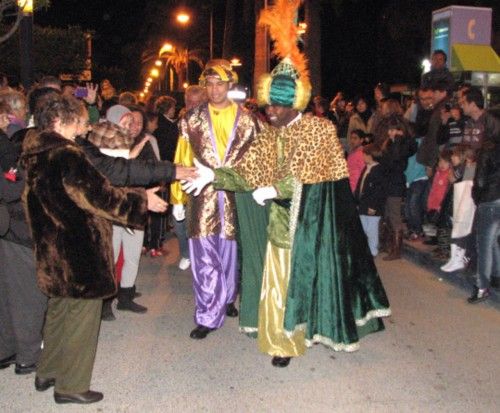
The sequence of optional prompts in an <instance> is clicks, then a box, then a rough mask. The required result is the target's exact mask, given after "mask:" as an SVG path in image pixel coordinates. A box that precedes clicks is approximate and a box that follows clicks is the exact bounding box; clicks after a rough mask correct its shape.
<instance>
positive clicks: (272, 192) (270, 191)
mask: <svg viewBox="0 0 500 413" xmlns="http://www.w3.org/2000/svg"><path fill="white" fill-rule="evenodd" d="M252 196H253V199H254V200H255V202H257V203H258V204H259V205H262V206H264V205H265V204H266V201H267V200H268V199H274V198H276V197H277V196H278V192H277V191H276V188H275V187H274V186H264V187H262V188H257V189H256V190H255V191H253V192H252Z"/></svg>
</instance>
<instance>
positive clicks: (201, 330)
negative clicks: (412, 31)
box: [189, 326, 215, 340]
mask: <svg viewBox="0 0 500 413" xmlns="http://www.w3.org/2000/svg"><path fill="white" fill-rule="evenodd" d="M214 330H215V328H208V327H205V326H196V328H195V329H194V330H193V331H191V334H189V337H191V338H194V339H195V340H201V339H202V338H205V337H206V336H208V333H210V332H211V331H214Z"/></svg>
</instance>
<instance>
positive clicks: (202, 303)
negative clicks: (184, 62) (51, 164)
mask: <svg viewBox="0 0 500 413" xmlns="http://www.w3.org/2000/svg"><path fill="white" fill-rule="evenodd" d="M234 82H236V74H235V73H234V72H233V71H232V70H231V65H230V63H229V62H227V61H226V60H222V59H215V60H212V61H210V62H208V63H207V65H206V67H205V70H204V71H203V73H202V75H201V78H200V84H201V85H202V86H204V87H205V89H206V92H207V97H208V103H204V104H201V105H200V106H198V107H196V108H194V109H192V110H191V111H189V112H188V113H187V114H186V116H185V117H183V119H182V120H181V122H180V138H179V142H178V144H177V150H176V156H175V159H176V160H179V161H181V163H182V165H183V166H188V165H192V163H193V158H196V159H197V160H198V161H199V162H202V163H203V164H204V165H206V166H208V167H209V168H217V167H232V166H233V165H234V164H235V163H236V161H237V160H238V159H239V158H241V156H242V154H243V153H244V152H246V150H247V149H248V148H249V146H250V144H251V142H252V141H253V139H254V138H255V135H256V133H257V132H258V131H259V130H260V125H259V123H258V121H257V119H256V118H255V117H254V116H253V115H252V114H251V113H250V112H249V111H247V110H245V109H243V108H241V107H240V106H238V105H237V104H236V103H234V102H233V101H231V100H230V99H229V98H228V91H229V90H230V88H231V86H232V84H233V83H234ZM171 203H172V204H173V211H172V213H173V215H174V218H175V219H176V220H177V221H181V220H182V219H183V218H184V216H185V217H186V225H187V235H188V238H189V250H190V258H191V268H192V272H193V287H194V288H193V289H194V294H195V305H196V310H195V322H196V328H195V329H194V330H193V331H191V334H190V337H191V338H193V339H203V338H205V337H206V336H207V335H208V334H209V333H210V332H211V331H213V330H215V329H218V328H220V327H221V326H222V324H223V323H224V318H225V316H226V315H227V316H230V317H236V316H237V315H238V310H237V309H236V307H235V305H234V301H235V299H236V296H237V293H238V291H237V287H238V268H237V264H238V259H237V244H236V210H235V194H234V193H231V192H226V191H223V190H217V189H215V188H214V187H213V186H212V185H210V186H207V187H206V188H205V189H204V190H203V191H201V193H200V194H199V196H198V197H189V199H188V202H187V208H186V210H185V211H184V206H183V205H182V204H183V195H182V191H181V189H180V187H179V186H174V187H173V188H172V193H171Z"/></svg>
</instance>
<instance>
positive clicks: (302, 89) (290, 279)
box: [185, 0, 391, 367]
mask: <svg viewBox="0 0 500 413" xmlns="http://www.w3.org/2000/svg"><path fill="white" fill-rule="evenodd" d="M298 3H299V1H289V0H278V1H277V2H276V5H275V6H274V7H273V8H271V9H270V10H267V11H266V13H264V14H263V15H261V22H264V23H266V24H271V26H270V33H271V36H272V37H273V39H274V40H275V51H276V52H277V54H278V55H279V56H281V57H282V59H283V60H282V61H281V62H280V63H279V64H278V65H277V66H276V67H275V68H274V70H273V71H272V72H271V73H270V74H266V75H264V76H263V77H262V78H261V80H260V82H259V88H258V100H259V103H260V104H261V105H266V112H267V115H268V117H269V120H270V122H271V124H272V126H273V127H272V128H269V130H266V131H263V132H262V133H261V134H260V135H258V137H257V139H256V140H255V141H254V142H253V143H252V144H251V146H250V148H249V149H248V151H246V152H245V154H244V155H243V156H242V158H241V159H239V160H238V161H237V162H236V163H235V164H234V166H232V167H230V168H227V167H221V168H217V169H215V170H212V169H210V168H207V167H206V166H205V165H203V164H201V163H199V162H197V161H195V164H196V165H197V166H198V173H199V175H200V177H199V178H198V179H197V180H196V181H194V182H193V183H187V184H185V189H186V191H188V192H194V194H195V195H196V194H197V193H199V191H200V190H201V188H203V187H204V186H205V185H206V184H207V183H211V184H212V185H211V187H214V188H216V189H225V190H230V191H247V190H250V189H253V193H252V195H253V198H254V199H255V201H256V202H257V203H259V204H261V205H262V204H265V203H266V202H267V201H270V202H271V206H270V215H269V225H268V228H267V234H268V241H267V248H266V254H265V260H264V269H263V277H262V286H261V294H260V302H259V308H258V333H257V338H258V345H259V349H260V350H261V351H262V352H264V353H267V354H269V355H271V356H272V357H273V359H272V364H273V365H274V366H276V367H286V366H287V365H288V364H289V362H290V359H291V357H297V356H299V355H302V354H304V352H305V348H306V346H310V345H312V344H314V343H322V344H324V345H326V346H328V347H330V348H332V349H334V350H336V351H340V350H343V351H355V350H357V349H358V347H359V343H358V341H359V339H360V338H361V337H363V336H364V335H366V334H368V333H371V332H375V331H380V330H382V329H383V328H384V325H383V322H382V320H381V319H380V317H384V316H388V315H390V313H391V312H390V308H389V302H388V299H387V296H386V294H385V291H384V288H383V285H382V282H381V280H380V278H379V276H378V273H377V269H376V267H375V264H374V262H373V258H372V256H371V253H370V250H369V247H368V243H367V241H366V237H365V235H364V232H363V230H362V227H361V223H360V220H359V216H358V213H357V210H356V206H355V204H354V199H353V197H352V194H351V192H350V190H349V180H348V172H347V166H346V162H345V159H344V156H343V150H342V147H341V145H340V142H339V139H338V137H337V134H336V130H335V127H334V126H333V125H332V124H331V123H330V122H327V121H325V120H322V119H320V118H317V117H308V116H302V113H301V112H302V111H303V110H304V108H305V106H306V105H307V102H308V101H309V98H310V91H311V86H310V83H309V81H308V75H307V69H306V65H305V61H304V59H303V57H302V54H301V53H300V52H299V51H298V50H297V49H296V45H295V47H294V45H293V42H290V41H289V39H288V38H287V39H285V40H283V41H280V40H282V39H280V38H279V36H278V35H277V34H276V33H277V32H279V33H287V34H289V33H293V28H292V30H291V31H290V30H273V26H272V24H279V23H276V22H279V21H281V22H282V25H286V24H288V25H289V26H290V24H289V23H287V19H289V20H290V21H293V20H292V17H293V16H294V13H295V12H296V7H298ZM294 7H295V10H293V8H294ZM285 43H286V44H285ZM276 44H278V45H276ZM285 53H286V54H285ZM283 54H285V55H284V56H283ZM243 294H245V291H243Z"/></svg>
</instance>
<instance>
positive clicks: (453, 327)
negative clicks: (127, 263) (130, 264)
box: [0, 239, 500, 413]
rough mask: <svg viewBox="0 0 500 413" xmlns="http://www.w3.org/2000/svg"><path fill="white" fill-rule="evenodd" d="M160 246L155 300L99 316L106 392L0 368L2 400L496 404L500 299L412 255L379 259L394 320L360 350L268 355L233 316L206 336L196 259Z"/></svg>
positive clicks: (30, 408) (55, 408)
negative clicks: (80, 396)
mask: <svg viewBox="0 0 500 413" xmlns="http://www.w3.org/2000/svg"><path fill="white" fill-rule="evenodd" d="M165 250H167V251H169V253H167V255H165V256H164V257H162V258H149V257H144V258H143V259H142V262H141V267H140V275H139V278H138V282H137V285H138V290H139V291H141V292H142V293H143V296H142V297H141V298H139V299H137V302H139V303H141V304H144V305H146V306H147V307H148V308H149V311H148V312H147V314H144V315H136V314H131V313H128V312H120V311H115V314H116V316H117V320H116V321H114V322H104V323H103V324H102V326H101V333H100V338H99V345H98V350H97V358H96V362H95V368H94V373H93V380H92V389H94V390H99V391H102V392H104V400H103V401H102V402H100V403H97V404H93V405H88V406H81V405H56V404H55V403H54V401H53V396H52V390H48V391H46V392H44V393H39V392H36V391H35V389H34V387H33V381H34V375H29V376H16V375H15V374H14V371H13V368H10V369H7V370H2V371H0V412H87V411H88V412H122V413H125V412H220V411H229V412H231V411H232V412H304V411H311V412H471V411H474V412H482V413H483V412H498V411H500V387H499V383H500V346H499V343H500V311H499V308H498V305H497V304H496V303H494V302H491V303H482V304H477V305H469V304H467V303H466V298H467V296H468V291H465V290H464V289H461V288H459V287H458V286H457V285H454V284H453V283H448V282H444V281H443V280H441V279H440V278H439V277H437V276H435V275H434V274H433V273H431V272H428V271H426V270H424V269H422V268H421V267H418V266H416V265H414V264H413V263H410V262H408V261H406V260H398V261H393V262H390V263H389V262H384V261H382V260H381V259H380V258H377V260H376V262H377V266H378V268H379V271H380V274H381V277H382V279H383V282H384V285H385V287H386V290H387V293H388V295H389V300H390V302H391V307H392V312H393V315H392V317H390V318H388V319H386V330H385V331H384V332H380V333H377V334H372V335H370V336H368V337H366V338H364V339H363V340H362V341H361V348H360V350H359V351H358V352H355V353H336V352H333V351H331V350H329V349H327V348H325V347H323V346H322V345H317V346H314V347H313V348H311V349H309V350H308V351H307V353H306V355H305V356H304V357H300V358H298V359H293V360H292V362H291V363H290V365H289V367H287V368H285V369H279V368H276V367H273V366H272V365H271V362H270V361H271V358H270V357H269V356H267V355H264V354H261V353H260V352H259V351H258V349H257V345H256V342H255V340H253V339H250V338H248V337H246V336H245V335H243V334H240V333H238V323H237V320H236V319H227V320H226V323H225V325H224V327H223V328H222V329H220V330H218V331H216V332H214V333H212V334H210V335H209V336H208V337H207V338H206V339H205V340H201V341H196V340H192V339H190V338H189V332H190V331H191V329H192V328H193V327H194V324H193V294H192V288H191V274H190V271H189V270H188V271H180V270H178V269H177V267H176V263H177V260H178V252H177V242H176V240H175V239H170V240H169V241H168V242H167V244H166V246H165Z"/></svg>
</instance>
